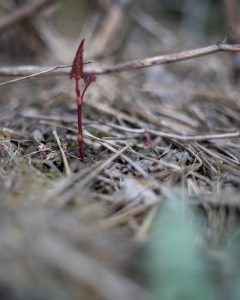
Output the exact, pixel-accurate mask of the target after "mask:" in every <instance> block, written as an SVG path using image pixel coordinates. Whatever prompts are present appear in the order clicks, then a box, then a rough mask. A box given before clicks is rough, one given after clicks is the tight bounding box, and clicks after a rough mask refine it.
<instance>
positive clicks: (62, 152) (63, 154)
mask: <svg viewBox="0 0 240 300" xmlns="http://www.w3.org/2000/svg"><path fill="white" fill-rule="evenodd" d="M53 136H54V138H55V140H56V142H57V144H58V147H59V149H60V152H61V155H62V160H63V165H64V169H65V174H66V176H67V177H71V175H72V172H71V169H70V166H69V164H68V160H67V157H66V155H65V153H64V150H63V148H62V145H61V141H60V139H59V136H58V134H57V130H56V129H54V130H53Z"/></svg>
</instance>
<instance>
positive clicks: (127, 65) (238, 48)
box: [0, 43, 240, 86]
mask: <svg viewBox="0 0 240 300" xmlns="http://www.w3.org/2000/svg"><path fill="white" fill-rule="evenodd" d="M217 52H240V44H236V45H231V44H226V43H220V44H216V45H210V46H207V47H203V48H198V49H194V50H187V51H182V52H178V53H174V54H169V55H160V56H154V57H148V58H144V59H138V60H133V61H127V62H124V63H119V64H116V65H113V66H95V67H94V66H92V67H88V68H87V72H91V73H93V74H95V75H104V74H111V73H117V72H122V71H131V70H137V69H143V68H147V67H152V66H157V65H161V64H170V63H175V62H179V61H184V60H188V59H193V58H197V57H201V56H206V55H209V54H213V53H217ZM69 67H71V65H65V66H56V67H49V66H19V67H12V66H6V67H0V76H23V77H21V78H17V79H13V80H10V81H7V82H2V83H0V86H3V85H7V84H10V83H14V82H17V81H21V80H25V79H29V78H33V77H38V76H43V75H46V74H49V73H51V72H52V75H69V73H70V69H69ZM67 68H68V69H67Z"/></svg>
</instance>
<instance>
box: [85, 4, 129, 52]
mask: <svg viewBox="0 0 240 300" xmlns="http://www.w3.org/2000/svg"><path fill="white" fill-rule="evenodd" d="M131 1H132V0H118V1H113V3H112V5H111V6H110V7H109V8H108V10H107V14H106V15H105V16H104V19H103V22H102V24H101V25H100V28H99V30H98V33H97V35H96V36H95V38H94V39H93V41H92V47H91V55H92V56H93V57H97V56H99V55H103V54H104V52H105V50H106V47H109V40H110V38H111V37H112V36H113V35H114V34H115V33H116V30H117V29H118V28H119V27H121V28H122V21H123V20H122V18H123V17H124V9H126V7H127V6H128V5H129V4H130V2H131ZM118 38H119V37H118Z"/></svg>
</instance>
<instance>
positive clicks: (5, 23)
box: [0, 0, 56, 33]
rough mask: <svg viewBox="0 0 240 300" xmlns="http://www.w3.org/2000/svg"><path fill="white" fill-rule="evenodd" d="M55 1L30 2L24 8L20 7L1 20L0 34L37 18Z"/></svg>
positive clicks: (40, 0) (39, 0)
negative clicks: (25, 21) (36, 16)
mask: <svg viewBox="0 0 240 300" xmlns="http://www.w3.org/2000/svg"><path fill="white" fill-rule="evenodd" d="M55 1H56V0H38V1H30V2H29V3H26V4H25V5H23V6H22V7H19V8H18V9H16V10H14V11H13V12H11V13H9V14H8V15H7V16H5V17H3V18H2V19H1V20H0V33H2V32H5V31H6V30H8V29H10V28H12V27H13V26H15V25H17V24H18V23H20V22H22V21H23V20H25V19H27V18H29V17H33V16H35V15H36V14H38V13H39V12H40V11H41V10H42V9H44V8H45V7H46V6H48V5H50V4H51V3H53V2H55Z"/></svg>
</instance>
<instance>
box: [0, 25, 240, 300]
mask: <svg viewBox="0 0 240 300" xmlns="http://www.w3.org/2000/svg"><path fill="white" fill-rule="evenodd" d="M132 30H133V32H134V29H132ZM172 35H173V36H174V38H175V39H177V36H176V37H175V35H174V34H173V33H172ZM148 41H149V43H150V42H152V46H153V47H154V39H149V40H148ZM136 42H137V41H136ZM116 44H117V42H116ZM102 47H104V45H102ZM139 48H141V47H139ZM149 49H150V50H151V48H150V47H148V48H147V49H146V46H144V45H142V48H141V49H138V51H139V53H141V56H142V57H144V56H149V53H148V51H150V50H149ZM134 50H135V46H134V45H133V46H132V49H131V47H129V48H128V49H124V47H123V48H121V51H120V50H119V56H120V58H118V60H120V61H121V60H124V58H125V57H126V56H127V55H128V54H129V56H130V57H131V55H133V54H132V53H134ZM167 50H170V48H168V49H167ZM121 57H122V59H121ZM112 62H113V60H112ZM233 63H234V62H233V60H232V56H231V55H230V54H215V55H212V56H207V57H204V58H197V59H194V60H191V61H187V62H181V63H177V64H174V65H168V66H159V67H154V68H148V69H146V70H145V69H143V70H137V71H134V72H125V73H119V74H117V75H106V76H99V77H98V79H97V82H96V83H95V85H93V86H92V87H91V89H90V90H89V92H88V94H87V95H86V102H85V103H84V114H83V125H84V139H85V156H86V161H85V163H81V162H80V161H79V158H78V144H77V140H76V132H77V117H76V111H75V96H74V87H73V83H71V82H70V81H69V80H68V78H67V77H66V78H63V77H61V78H59V77H48V78H38V79H35V81H34V80H32V81H25V82H22V83H16V84H14V85H12V86H6V87H2V88H1V102H0V192H1V206H2V210H3V213H2V215H3V216H2V217H1V218H0V219H1V224H0V235H1V236H2V238H1V243H0V262H1V264H2V263H3V262H5V261H6V260H7V259H10V260H12V257H14V258H16V261H15V262H11V264H10V268H9V264H7V263H6V264H5V265H3V268H1V271H0V281H1V282H3V287H4V288H6V289H2V290H3V291H4V292H6V294H3V295H4V296H5V295H7V296H5V299H6V297H8V298H7V299H33V298H31V295H35V294H34V291H36V289H37V290H41V288H42V286H48V288H49V291H55V288H56V287H57V288H56V290H58V293H57V294H55V293H54V292H49V293H47V294H46V295H47V296H46V295H45V294H44V293H43V294H42V295H40V296H39V297H40V298H39V299H47V298H46V297H48V299H50V298H51V297H52V298H51V299H55V298H56V299H80V298H81V297H80V298H79V291H81V293H84V294H83V296H82V297H85V298H84V299H90V298H89V297H90V296H89V295H91V297H92V298H93V297H94V298H95V299H109V300H110V299H113V298H112V295H113V290H111V289H113V288H114V287H116V288H118V290H117V292H116V294H115V296H114V299H136V298H138V299H146V298H147V297H148V295H147V292H146V291H145V289H144V291H143V288H141V287H140V285H139V283H137V282H139V279H136V278H135V277H136V276H135V275H133V274H132V273H134V271H132V273H130V274H132V275H131V276H130V275H129V271H128V269H129V268H130V269H131V268H133V267H134V266H132V264H133V265H134V264H135V261H133V260H132V257H133V256H132V253H134V251H133V249H135V250H136V248H137V247H138V245H139V243H142V242H145V241H146V240H147V238H148V231H149V228H150V227H151V224H152V222H153V219H154V216H155V213H156V210H157V208H158V207H159V206H160V207H161V203H162V201H164V200H166V199H167V197H166V190H172V189H173V190H174V189H175V188H177V191H178V192H177V193H178V194H179V197H180V196H181V194H184V195H185V196H186V197H187V199H188V203H189V204H190V205H191V206H194V207H195V206H197V207H198V208H199V211H202V212H203V215H204V216H205V226H206V231H205V232H204V234H203V238H204V240H205V241H207V242H208V246H209V248H208V250H209V249H210V248H211V247H219V245H220V244H221V242H223V241H224V239H225V238H226V236H227V234H230V233H229V232H231V231H229V229H231V230H233V229H234V230H235V229H236V228H237V227H236V226H237V225H238V221H239V205H240V202H239V196H238V193H239V188H240V169H239V166H240V155H239V151H240V139H239V137H237V136H236V137H235V138H234V137H232V138H226V136H224V138H223V139H206V140H204V141H203V140H200V141H196V140H194V141H191V140H190V141H189V140H185V141H184V140H183V139H181V138H178V137H181V136H202V135H216V134H225V133H229V132H236V131H239V125H240V124H239V120H240V102H239V96H238V94H239V93H238V92H239V88H238V83H237V82H234V81H233V80H232V69H233V67H234V66H233ZM29 224H30V225H29ZM90 224H91V225H90ZM89 227H90V228H89ZM79 228H80V229H81V230H80V231H79ZM82 231H83V232H82ZM93 231H94V233H93ZM96 232H97V233H96ZM106 232H107V233H108V234H109V236H108V234H107V237H106V238H105V234H106ZM109 232H111V234H110V233H109ZM116 232H117V234H116ZM119 232H121V233H119ZM115 234H116V236H114V235H115ZM119 235H120V236H121V238H120V237H119ZM36 236H37V242H36V243H35V241H34V239H35V237H36ZM7 237H9V240H8V239H7ZM228 238H229V239H231V238H230V237H229V236H228ZM121 241H124V242H123V244H124V245H125V247H126V249H122V248H121V246H120V244H121ZM115 243H116V244H115ZM85 247H86V249H85ZM5 248H6V249H8V248H9V249H11V252H8V253H7V254H6V257H5V256H4V255H5V254H4V249H5ZM113 249H115V251H116V252H115V251H114V250H113ZM15 250H16V252H14V251H15ZM108 251H109V253H108ZM104 254H106V256H104V257H102V255H104ZM99 255H100V256H99ZM26 256H27V257H26ZM65 257H68V259H69V261H68V263H66V261H64V258H65ZM22 259H23V260H22ZM35 259H37V261H35ZM108 259H109V260H108ZM22 261H23V262H24V265H25V269H24V270H20V269H21V268H22ZM93 261H94V262H95V263H94V264H93ZM82 268H83V269H84V268H85V269H84V271H83V269H82ZM92 268H93V269H92ZM15 271H16V272H24V274H25V275H24V276H23V278H24V280H23V281H22V282H21V285H20V286H18V285H17V282H19V278H18V277H17V276H19V275H18V273H16V274H15ZM71 272H73V273H71ZM79 272H80V273H79ZM95 272H96V273H98V272H100V273H101V272H103V273H102V276H103V277H104V276H105V280H106V282H101V284H99V282H98V278H99V276H96V273H95ZM39 273H40V274H42V276H43V277H44V279H43V278H42V279H41V278H40V279H39V282H37V283H36V282H35V283H34V284H36V286H35V285H33V283H32V282H31V277H32V276H35V274H39ZM14 274H15V275H14ZM19 274H20V273H19ZM46 274H47V275H46ZM55 274H58V275H57V279H56V277H55ZM21 276H22V275H21ZM45 276H46V277H45ZM100 276H101V275H100ZM3 277H4V278H3ZM129 277H130V278H129ZM110 279H111V280H112V281H113V282H112V285H111V284H109V281H108V280H110ZM11 280H12V285H11V284H10V283H11ZM41 280H43V281H46V282H43V281H41ZM117 282H118V283H119V282H120V284H117ZM15 283H16V284H15ZM62 283H64V286H63V287H62V292H61V289H59V286H61V285H62ZM98 284H99V285H98ZM105 284H106V285H107V284H108V288H105V289H102V286H104V285H105ZM115 285H116V286H115ZM22 290H24V291H25V293H26V294H25V295H22V298H21V296H19V297H18V296H16V295H19V291H22ZM66 290H68V291H70V290H71V291H72V294H71V295H69V294H65V292H66ZM8 293H13V294H12V295H10V294H8ZM145 293H146V294H145ZM26 295H27V296H26ZM10 297H12V298H10ZM14 297H15V298H14ZM24 297H25V298H24ZM27 297H29V298H27ZM96 297H98V298H96ZM81 299H83V298H81Z"/></svg>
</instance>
